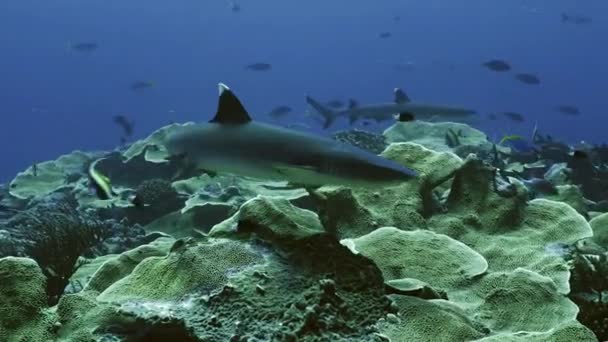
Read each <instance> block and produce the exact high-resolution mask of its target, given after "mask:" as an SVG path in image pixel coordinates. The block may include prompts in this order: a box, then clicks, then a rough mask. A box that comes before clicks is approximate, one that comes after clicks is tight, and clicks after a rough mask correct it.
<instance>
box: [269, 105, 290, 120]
mask: <svg viewBox="0 0 608 342" xmlns="http://www.w3.org/2000/svg"><path fill="white" fill-rule="evenodd" d="M291 111H292V109H291V107H289V106H278V107H275V108H273V109H272V110H271V111H270V112H269V113H268V116H270V117H272V118H275V119H276V118H280V117H282V116H285V115H287V114H289V113H291Z"/></svg>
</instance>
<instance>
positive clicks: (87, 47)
mask: <svg viewBox="0 0 608 342" xmlns="http://www.w3.org/2000/svg"><path fill="white" fill-rule="evenodd" d="M68 48H70V49H71V50H74V51H79V52H92V51H95V50H97V48H98V45H97V43H92V42H82V43H68Z"/></svg>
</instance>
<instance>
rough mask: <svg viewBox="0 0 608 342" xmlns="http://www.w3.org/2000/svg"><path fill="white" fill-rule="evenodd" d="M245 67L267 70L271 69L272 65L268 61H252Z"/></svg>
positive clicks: (253, 69)
mask: <svg viewBox="0 0 608 342" xmlns="http://www.w3.org/2000/svg"><path fill="white" fill-rule="evenodd" d="M245 69H247V70H252V71H269V70H271V69H272V65H271V64H269V63H252V64H249V65H246V66H245Z"/></svg>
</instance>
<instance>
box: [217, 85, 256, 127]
mask: <svg viewBox="0 0 608 342" xmlns="http://www.w3.org/2000/svg"><path fill="white" fill-rule="evenodd" d="M218 86H219V90H220V98H219V103H218V106H217V113H216V114H215V116H214V117H213V119H211V120H210V121H209V122H212V123H218V124H227V125H240V124H246V123H248V122H250V121H251V117H250V116H249V113H247V110H245V107H243V105H242V104H241V101H240V100H239V99H238V98H237V97H236V95H234V93H233V92H232V90H230V88H228V87H227V86H226V85H225V84H223V83H220V84H219V85H218Z"/></svg>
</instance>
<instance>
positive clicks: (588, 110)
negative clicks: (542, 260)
mask: <svg viewBox="0 0 608 342" xmlns="http://www.w3.org/2000/svg"><path fill="white" fill-rule="evenodd" d="M239 4H240V5H241V8H242V10H241V12H240V13H232V12H231V11H230V8H229V5H228V3H227V1H225V0H196V1H194V0H181V1H160V0H147V1H142V0H120V1H119V0H103V1H102V0H87V1H83V0H52V1H51V0H36V1H34V0H2V2H1V4H0V44H1V45H0V51H1V55H0V75H1V78H0V80H1V82H0V113H1V114H0V117H1V121H0V122H1V124H0V146H2V152H3V155H2V157H3V159H2V167H1V168H0V181H7V180H9V179H10V178H12V177H13V176H14V174H15V173H16V172H18V171H19V170H22V169H24V168H26V167H27V166H29V165H31V164H32V163H33V162H39V161H43V160H48V159H55V158H56V157H57V156H58V155H60V154H64V153H68V152H70V151H72V150H74V149H84V150H98V149H112V148H114V147H115V146H117V144H118V141H119V136H120V131H119V130H118V128H117V127H116V126H115V124H114V123H113V122H112V117H113V116H114V115H117V114H126V115H128V116H129V117H130V118H132V119H134V120H135V121H136V127H135V129H136V136H135V137H134V138H141V137H144V136H146V135H147V134H149V133H150V132H152V131H154V130H155V129H157V128H159V127H160V126H162V125H165V124H167V123H168V122H170V121H178V122H179V121H197V120H207V119H209V118H210V117H211V116H212V115H213V113H214V111H215V104H216V96H217V85H216V84H217V82H219V81H221V82H224V83H226V84H228V85H229V86H231V88H232V89H233V90H234V91H235V92H236V93H237V94H238V95H239V96H240V97H241V99H242V101H243V102H244V103H245V105H246V107H247V108H248V110H249V111H250V112H251V113H252V114H254V117H255V118H256V119H259V120H266V121H268V120H269V119H268V118H267V117H265V116H264V115H263V113H267V112H268V111H270V110H271V109H272V108H273V107H275V106H277V105H283V104H285V105H290V106H292V107H293V108H294V109H296V111H295V112H296V114H295V115H294V116H291V117H289V118H286V119H285V120H284V121H283V123H289V122H305V121H310V119H307V118H305V117H303V116H302V115H301V114H302V113H304V111H305V110H306V109H307V107H306V104H305V102H304V95H305V94H310V95H312V96H315V97H317V98H319V99H322V100H330V99H333V98H342V99H347V98H349V97H353V98H356V99H357V100H358V101H359V102H360V103H366V102H380V101H390V100H392V89H393V88H394V87H396V86H399V87H402V88H404V89H405V90H406V91H407V92H408V94H409V95H410V97H411V98H412V99H413V100H415V101H421V102H431V103H437V104H449V105H461V106H464V107H470V108H474V109H477V110H479V111H480V112H481V113H482V116H485V114H487V113H490V112H500V111H517V112H521V113H522V114H524V115H525V116H526V118H527V121H526V122H525V123H523V124H516V123H512V122H509V121H507V120H505V119H501V120H498V121H488V120H485V119H482V120H480V121H479V122H477V123H475V124H474V125H475V126H476V127H479V128H481V129H483V130H484V131H486V132H487V133H488V134H489V135H491V136H492V135H494V136H497V137H500V136H502V135H503V134H522V135H523V134H529V133H530V132H531V130H532V126H533V123H534V122H535V121H537V122H538V125H539V128H540V129H541V131H543V132H546V133H550V134H552V135H553V136H555V137H558V138H559V139H562V140H565V141H568V142H577V141H580V140H586V141H591V142H598V143H599V142H606V141H608V139H607V138H606V133H605V132H606V129H607V127H608V125H607V124H608V117H607V115H608V112H606V108H607V104H608V100H607V95H606V90H607V89H608V68H607V67H606V63H607V61H608V44H606V37H608V2H607V1H604V0H586V1H574V0H568V1H563V0H560V1H521V0H519V1H517V0H508V1H507V0H502V1H490V0H475V1H473V0H470V1H453V0H441V1H438V0H434V1H429V0H425V1H422V0H417V1H406V0H391V1H389V0H374V1H370V0H365V1H364V0H308V1H295V0H242V1H240V2H239ZM562 12H568V13H573V14H580V15H587V16H591V17H592V18H593V23H592V24H591V25H588V26H576V25H573V24H564V23H562V22H561V18H560V15H561V13H562ZM395 15H398V16H400V17H401V20H400V21H394V20H393V17H394V16H395ZM384 31H390V32H392V34H393V35H392V37H390V38H388V39H380V38H379V37H378V35H379V33H380V32H384ZM69 42H95V43H98V44H99V48H98V49H97V50H96V51H94V52H92V53H88V54H87V53H79V52H76V51H72V50H70V49H68V48H67V44H68V43H69ZM491 58H501V59H506V60H508V61H509V62H510V63H511V64H512V66H513V67H514V72H531V73H534V74H537V75H538V76H539V77H540V79H541V80H542V83H541V84H540V85H539V86H527V85H524V84H521V83H519V82H517V81H516V80H515V79H514V78H513V76H512V73H511V74H501V73H493V72H490V71H488V70H486V69H484V68H481V67H480V66H479V64H480V63H481V62H483V61H485V60H488V59H491ZM254 62H267V63H271V64H272V65H273V69H272V70H271V71H269V72H254V71H248V70H245V69H244V66H245V65H247V64H250V63H254ZM405 62H413V63H414V67H413V69H412V70H399V71H396V70H394V69H393V68H392V67H391V64H396V63H405ZM138 80H152V81H154V82H155V83H156V84H157V86H156V87H154V88H151V89H147V90H146V91H143V92H140V93H135V92H133V91H131V89H129V86H130V84H131V83H133V82H134V81H138ZM560 104H568V105H570V104H572V105H577V106H579V107H580V109H581V112H582V114H581V115H580V116H573V117H570V116H564V115H562V114H559V113H557V112H556V111H555V110H554V107H555V106H556V105H560ZM256 113H261V114H258V115H256ZM340 124H341V125H342V128H343V127H345V126H346V123H344V122H342V123H340ZM334 128H335V129H338V128H341V127H339V126H336V127H334ZM382 128H383V127H373V129H375V130H380V129H382ZM315 129H316V130H317V131H319V133H323V132H321V131H320V129H317V128H315Z"/></svg>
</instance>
